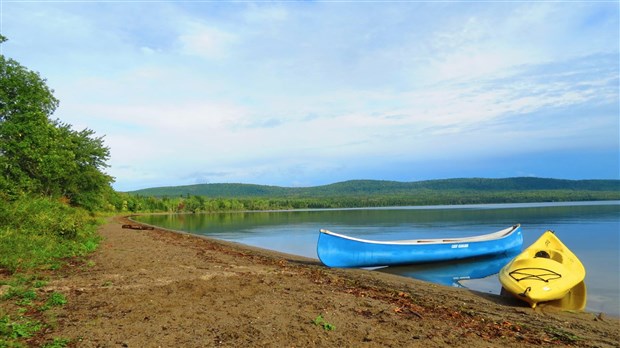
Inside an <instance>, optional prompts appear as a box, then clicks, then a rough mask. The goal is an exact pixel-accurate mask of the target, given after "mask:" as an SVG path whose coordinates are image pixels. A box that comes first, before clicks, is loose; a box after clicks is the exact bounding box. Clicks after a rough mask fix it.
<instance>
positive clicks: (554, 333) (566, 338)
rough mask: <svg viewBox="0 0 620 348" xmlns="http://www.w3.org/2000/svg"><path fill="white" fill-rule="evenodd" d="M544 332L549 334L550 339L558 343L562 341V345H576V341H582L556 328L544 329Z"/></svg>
mask: <svg viewBox="0 0 620 348" xmlns="http://www.w3.org/2000/svg"><path fill="white" fill-rule="evenodd" d="M545 332H546V333H547V334H549V335H550V336H551V337H553V338H555V339H557V340H559V341H562V342H564V343H569V344H574V343H577V342H578V341H580V340H581V339H582V338H581V337H579V336H577V335H575V334H573V333H571V332H568V331H566V330H563V329H560V328H557V327H547V328H545Z"/></svg>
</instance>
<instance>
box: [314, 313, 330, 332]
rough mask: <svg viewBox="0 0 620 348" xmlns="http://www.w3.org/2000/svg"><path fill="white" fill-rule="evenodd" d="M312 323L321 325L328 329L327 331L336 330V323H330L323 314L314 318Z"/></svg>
mask: <svg viewBox="0 0 620 348" xmlns="http://www.w3.org/2000/svg"><path fill="white" fill-rule="evenodd" d="M312 323H313V324H314V325H317V326H321V327H322V328H323V330H326V331H333V330H336V326H335V325H333V324H330V323H328V322H326V321H325V318H323V314H319V316H318V317H316V318H314V320H312Z"/></svg>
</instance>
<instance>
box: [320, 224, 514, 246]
mask: <svg viewBox="0 0 620 348" xmlns="http://www.w3.org/2000/svg"><path fill="white" fill-rule="evenodd" d="M520 226H521V225H520V224H516V225H514V226H512V227H508V228H505V229H503V230H500V231H497V232H493V233H488V234H482V235H477V236H471V237H457V238H449V239H448V238H424V239H412V240H393V241H379V240H369V239H362V238H355V237H351V236H347V235H343V234H339V233H334V232H331V231H329V230H326V229H321V230H320V233H325V234H329V235H332V236H335V237H339V238H344V239H348V240H352V241H356V242H361V243H368V244H383V245H429V244H455V243H472V242H486V241H493V240H499V239H502V238H507V237H509V236H510V235H511V234H513V233H515V232H516V231H518V230H519V227H520Z"/></svg>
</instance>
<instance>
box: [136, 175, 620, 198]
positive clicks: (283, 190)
mask: <svg viewBox="0 0 620 348" xmlns="http://www.w3.org/2000/svg"><path fill="white" fill-rule="evenodd" d="M558 190H559V191H607V192H617V193H618V192H620V180H561V179H546V178H534V177H517V178H505V179H483V178H461V179H443V180H427V181H416V182H398V181H383V180H351V181H344V182H339V183H335V184H330V185H323V186H314V187H279V186H266V185H253V184H199V185H188V186H170V187H155V188H148V189H142V190H137V191H131V192H128V193H130V194H133V195H140V196H154V197H178V196H188V195H192V196H205V197H214V198H216V197H217V198H244V197H245V198H247V197H257V198H258V197H265V198H267V197H269V198H287V197H290V198H311V197H342V196H387V195H411V194H416V193H420V192H428V191H451V192H454V191H478V192H497V191H558Z"/></svg>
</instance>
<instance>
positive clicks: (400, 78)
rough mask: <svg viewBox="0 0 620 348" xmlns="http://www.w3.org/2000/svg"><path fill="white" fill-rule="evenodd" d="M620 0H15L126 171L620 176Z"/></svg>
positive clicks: (116, 172)
mask: <svg viewBox="0 0 620 348" xmlns="http://www.w3.org/2000/svg"><path fill="white" fill-rule="evenodd" d="M619 7H620V2H619V1H467V2H465V1H435V2H433V1H268V2H267V1H237V2H226V1H149V0H145V1H120V0H116V1H71V0H64V1H53V0H51V1H18V0H13V1H11V0H0V33H1V34H2V35H4V36H6V37H7V38H8V39H9V41H7V42H6V43H4V44H2V45H1V47H0V48H1V50H2V52H1V53H2V54H3V55H5V56H7V57H9V58H13V59H15V60H17V61H18V62H19V63H20V64H22V65H24V66H25V67H27V68H28V69H30V70H33V71H37V72H38V73H39V74H40V75H41V76H42V77H43V78H45V79H46V82H47V84H48V86H49V87H50V88H52V89H53V90H54V95H55V96H56V97H57V98H58V99H59V100H60V106H59V108H58V109H57V110H56V112H55V113H54V115H53V116H52V118H53V119H56V118H57V119H59V120H61V121H63V122H67V123H69V124H71V125H72V126H73V128H74V129H76V130H82V129H84V128H88V129H92V130H93V131H95V133H96V135H97V136H102V137H104V138H103V139H104V142H105V145H106V146H108V147H109V148H110V153H111V156H110V159H109V161H108V164H109V167H108V168H106V169H105V170H106V172H107V173H108V174H110V175H112V176H113V177H114V178H115V182H114V184H113V187H114V188H115V189H117V190H119V191H130V190H136V189H141V188H147V187H159V186H175V185H191V184H200V183H251V184H263V185H276V186H286V187H297V186H317V185H324V184H330V183H335V182H339V181H345V180H353V179H376V180H396V181H418V180H428V179H443V178H462V177H485V178H504V177H516V176H537V177H547V178H559V179H620V112H619V104H620V102H619V100H620V98H619V70H620V67H619V65H620V63H619V62H620V58H619V56H620V49H619V41H620V34H619V31H620V29H619V28H620V23H619V14H620V9H619Z"/></svg>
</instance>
